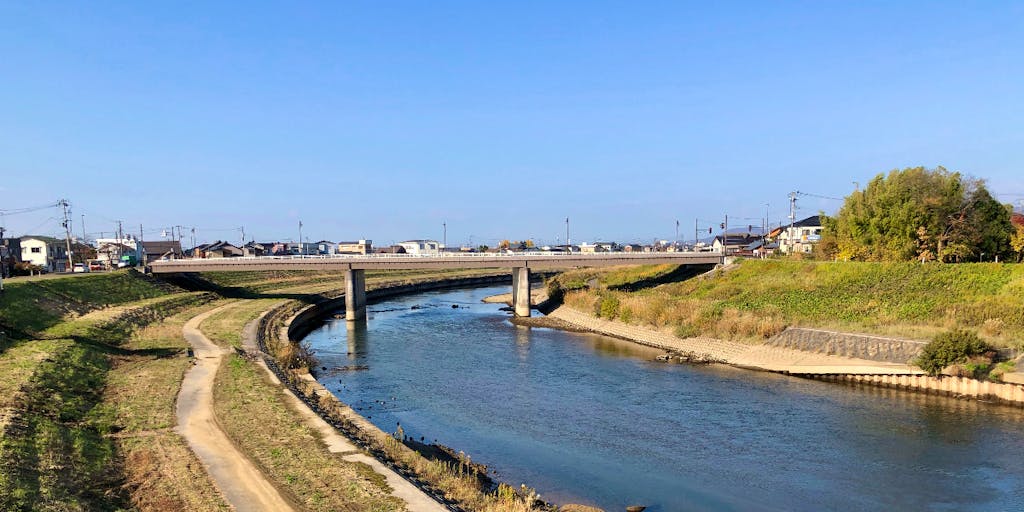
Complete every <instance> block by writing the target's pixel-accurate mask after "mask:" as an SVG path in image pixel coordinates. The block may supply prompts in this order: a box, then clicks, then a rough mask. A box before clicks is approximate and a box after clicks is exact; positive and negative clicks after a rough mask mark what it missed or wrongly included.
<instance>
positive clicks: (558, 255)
mask: <svg viewBox="0 0 1024 512" xmlns="http://www.w3.org/2000/svg"><path fill="white" fill-rule="evenodd" d="M717 254H720V253H714V252H706V251H705V252H694V251H687V252H683V251H678V252H643V253H629V252H593V253H587V252H584V253H581V252H574V253H557V252H511V253H480V252H467V253H438V254H409V253H406V254H391V253H388V254H381V253H374V254H284V255H273V256H231V257H225V258H180V259H175V260H159V261H175V262H184V261H207V262H208V261H210V260H211V259H214V260H231V261H252V260H333V259H409V258H453V259H454V258H609V257H612V258H620V257H621V258H636V259H645V258H647V259H652V258H676V257H678V258H686V257H709V256H715V255H717Z"/></svg>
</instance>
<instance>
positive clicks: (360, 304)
mask: <svg viewBox="0 0 1024 512" xmlns="http://www.w3.org/2000/svg"><path fill="white" fill-rule="evenodd" d="M365 318H366V271H365V270H353V269H348V270H346V271H345V320H347V321H349V322H355V321H357V320H363V319H365Z"/></svg>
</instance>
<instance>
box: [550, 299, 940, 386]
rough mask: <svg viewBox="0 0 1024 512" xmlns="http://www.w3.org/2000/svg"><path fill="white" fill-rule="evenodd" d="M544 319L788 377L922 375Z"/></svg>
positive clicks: (567, 315)
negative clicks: (813, 375) (788, 374)
mask: <svg viewBox="0 0 1024 512" xmlns="http://www.w3.org/2000/svg"><path fill="white" fill-rule="evenodd" d="M548 316H550V317H553V318H557V319H559V320H562V321H565V322H568V323H570V324H573V325H576V326H578V327H582V328H584V329H587V330H589V331H593V332H597V333H601V334H606V335H609V336H615V337H617V338H623V339H627V340H631V341H634V342H637V343H640V344H642V345H648V346H652V347H656V348H660V349H663V350H666V351H676V352H693V353H695V354H701V355H704V356H706V357H709V358H711V359H714V360H717V361H721V362H724V363H728V364H731V365H734V366H740V367H743V368H750V369H756V370H766V371H772V372H782V373H792V374H859V375H923V374H924V372H922V371H921V370H920V369H919V368H916V367H913V366H910V365H906V364H897V363H883V362H879V361H870V360H867V359H857V358H853V357H841V356H833V355H827V354H815V353H811V352H804V351H802V350H796V349H791V348H784V347H775V346H770V345H749V344H745V343H740V342H736V341H728V340H719V339H714V338H679V337H677V336H675V335H673V334H672V333H669V332H664V331H659V330H657V329H654V328H651V327H643V326H638V325H630V324H625V323H622V322H615V321H609V320H604V319H601V318H596V317H594V316H592V315H588V314H586V313H583V312H581V311H577V310H575V309H572V308H569V307H568V306H564V305H563V306H561V307H559V308H558V309H556V310H554V311H552V312H550V313H549V314H548Z"/></svg>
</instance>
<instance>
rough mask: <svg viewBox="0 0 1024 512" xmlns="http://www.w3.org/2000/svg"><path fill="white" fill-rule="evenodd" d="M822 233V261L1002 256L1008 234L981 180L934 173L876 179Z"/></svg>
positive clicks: (1006, 219)
mask: <svg viewBox="0 0 1024 512" xmlns="http://www.w3.org/2000/svg"><path fill="white" fill-rule="evenodd" d="M823 228H824V233H823V238H827V239H829V240H830V243H829V244H827V245H826V246H825V247H823V249H822V250H823V251H824V250H831V251H834V253H833V254H823V256H838V257H840V258H843V259H857V260H871V261H899V260H922V261H928V260H931V259H938V260H940V261H976V260H978V259H980V258H981V257H982V254H984V255H985V259H988V258H989V257H994V256H996V255H1004V254H1008V253H1009V251H1010V234H1011V232H1012V226H1011V225H1010V215H1009V212H1008V211H1007V209H1006V207H1005V206H1004V205H1001V204H999V202H998V201H996V200H995V199H994V198H992V196H991V194H989V192H988V190H987V189H986V188H985V184H984V182H983V181H981V180H976V179H964V178H962V177H961V175H960V174H959V173H955V172H949V171H947V170H946V169H944V168H942V167H939V168H937V169H934V170H929V169H925V168H924V167H914V168H907V169H903V170H898V169H897V170H893V171H891V172H889V174H888V175H884V174H879V175H878V176H876V177H875V178H874V179H873V180H871V182H870V183H868V186H867V187H865V189H864V190H862V191H857V192H854V193H853V194H850V195H849V196H848V197H847V198H846V201H845V202H844V204H843V206H842V208H841V209H840V210H839V213H838V214H837V215H836V218H835V220H834V222H828V223H825V224H823ZM832 240H834V241H832Z"/></svg>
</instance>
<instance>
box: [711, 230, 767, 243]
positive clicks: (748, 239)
mask: <svg viewBox="0 0 1024 512" xmlns="http://www.w3.org/2000/svg"><path fill="white" fill-rule="evenodd" d="M759 240H761V236H760V235H756V236H755V235H750V234H747V233H742V234H736V235H733V234H729V235H726V238H725V244H726V245H749V244H752V243H754V242H755V241H759ZM715 242H718V243H722V235H718V236H716V237H715V238H714V240H712V241H711V243H712V244H713V243H715Z"/></svg>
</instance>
